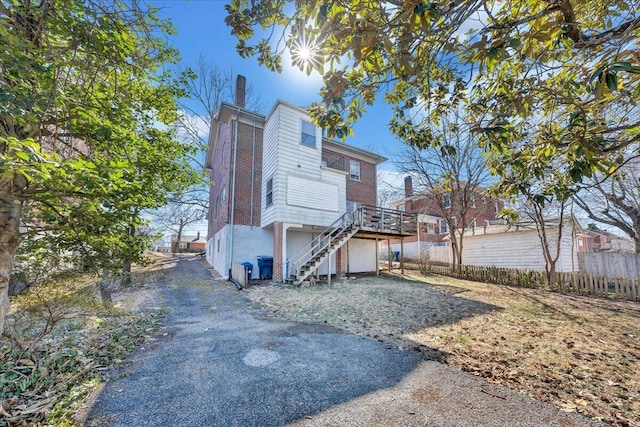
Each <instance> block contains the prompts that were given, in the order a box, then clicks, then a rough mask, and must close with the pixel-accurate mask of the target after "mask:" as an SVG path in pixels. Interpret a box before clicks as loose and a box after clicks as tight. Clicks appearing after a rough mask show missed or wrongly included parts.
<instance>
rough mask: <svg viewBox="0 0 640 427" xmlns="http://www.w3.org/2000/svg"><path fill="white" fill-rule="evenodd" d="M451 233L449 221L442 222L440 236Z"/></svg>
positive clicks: (443, 220) (442, 220)
mask: <svg viewBox="0 0 640 427" xmlns="http://www.w3.org/2000/svg"><path fill="white" fill-rule="evenodd" d="M448 232H449V224H447V220H445V219H441V220H440V234H447V233H448Z"/></svg>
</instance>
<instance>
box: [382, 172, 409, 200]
mask: <svg viewBox="0 0 640 427" xmlns="http://www.w3.org/2000/svg"><path fill="white" fill-rule="evenodd" d="M392 173H393V172H392ZM389 178H390V177H389V176H388V175H387V174H386V173H384V172H382V171H380V172H378V192H377V193H378V194H377V198H378V203H377V204H378V206H382V207H384V208H388V207H390V206H391V202H394V201H396V200H399V199H401V198H402V196H403V193H402V191H401V190H399V189H398V186H397V185H395V184H394V183H393V182H391V181H393V179H389Z"/></svg>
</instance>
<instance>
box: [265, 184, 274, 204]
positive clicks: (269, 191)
mask: <svg viewBox="0 0 640 427" xmlns="http://www.w3.org/2000/svg"><path fill="white" fill-rule="evenodd" d="M272 204H273V178H269V179H268V180H267V188H266V191H265V206H267V207H269V206H271V205H272Z"/></svg>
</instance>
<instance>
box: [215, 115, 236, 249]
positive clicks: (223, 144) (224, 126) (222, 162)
mask: <svg viewBox="0 0 640 427" xmlns="http://www.w3.org/2000/svg"><path fill="white" fill-rule="evenodd" d="M232 131H233V129H232V127H231V124H229V123H221V124H220V130H219V133H218V140H217V145H216V148H215V151H214V153H213V159H212V164H211V169H212V171H211V189H210V190H209V238H211V237H213V235H214V234H215V233H217V232H218V231H220V229H221V228H222V227H224V225H225V224H226V223H227V221H228V220H229V200H230V196H229V191H230V189H229V187H230V185H229V184H230V182H231V155H232V151H231V148H232V141H233V139H232ZM223 190H224V191H225V193H226V195H225V200H224V201H223V200H222V192H223Z"/></svg>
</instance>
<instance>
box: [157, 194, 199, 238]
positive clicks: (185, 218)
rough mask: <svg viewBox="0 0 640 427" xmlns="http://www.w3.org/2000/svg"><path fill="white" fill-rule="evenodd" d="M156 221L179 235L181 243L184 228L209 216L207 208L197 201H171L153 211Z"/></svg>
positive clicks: (163, 227) (165, 228)
mask: <svg viewBox="0 0 640 427" xmlns="http://www.w3.org/2000/svg"><path fill="white" fill-rule="evenodd" d="M153 216H154V222H155V223H156V224H157V225H158V226H160V227H162V229H164V230H170V231H171V232H172V233H173V234H176V235H177V242H178V243H180V240H181V239H182V234H183V233H184V229H185V228H186V227H187V226H189V225H193V224H196V223H198V222H200V221H202V220H203V219H205V218H206V217H207V210H206V209H205V208H203V207H202V206H200V205H198V204H197V203H193V204H190V203H183V200H178V201H176V202H170V203H168V204H167V205H166V206H164V207H163V208H161V209H158V210H157V211H155V212H154V213H153Z"/></svg>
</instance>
